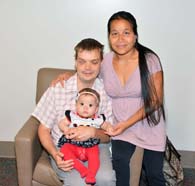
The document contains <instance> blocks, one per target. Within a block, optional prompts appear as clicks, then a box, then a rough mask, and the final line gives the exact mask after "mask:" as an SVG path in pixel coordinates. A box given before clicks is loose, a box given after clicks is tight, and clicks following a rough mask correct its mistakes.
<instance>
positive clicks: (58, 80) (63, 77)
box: [50, 72, 74, 87]
mask: <svg viewBox="0 0 195 186" xmlns="http://www.w3.org/2000/svg"><path fill="white" fill-rule="evenodd" d="M73 74H74V73H73V72H65V73H64V74H60V75H58V77H57V78H56V79H54V80H53V81H52V82H51V85H50V86H51V87H55V86H56V84H57V83H60V84H61V86H62V87H64V81H65V80H67V79H69V78H70V77H71V76H72V75H73Z"/></svg>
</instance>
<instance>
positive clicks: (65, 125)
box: [59, 118, 70, 135]
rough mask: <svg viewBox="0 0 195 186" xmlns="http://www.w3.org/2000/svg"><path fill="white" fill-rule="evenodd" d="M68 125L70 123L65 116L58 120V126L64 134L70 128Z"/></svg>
mask: <svg viewBox="0 0 195 186" xmlns="http://www.w3.org/2000/svg"><path fill="white" fill-rule="evenodd" d="M69 125H70V122H69V121H68V119H67V118H64V119H62V120H61V121H60V122H59V128H60V130H61V131H62V132H63V134H64V135H66V134H68V133H69V130H70V128H69Z"/></svg>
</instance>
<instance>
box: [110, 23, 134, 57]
mask: <svg viewBox="0 0 195 186" xmlns="http://www.w3.org/2000/svg"><path fill="white" fill-rule="evenodd" d="M136 38H137V36H136V35H135V34H134V32H133V28H132V25H131V24H130V23H129V22H128V21H126V20H125V19H117V20H114V21H112V22H111V25H110V34H109V42H110V46H111V48H112V50H113V51H114V52H115V53H116V54H118V55H125V54H128V53H129V52H130V51H131V50H132V49H134V47H135V42H136Z"/></svg>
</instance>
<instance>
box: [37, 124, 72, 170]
mask: <svg viewBox="0 0 195 186" xmlns="http://www.w3.org/2000/svg"><path fill="white" fill-rule="evenodd" d="M38 135H39V139H40V141H41V144H42V145H43V147H44V148H45V149H46V150H47V152H48V153H49V154H50V155H51V156H52V157H53V159H54V160H55V161H56V163H57V165H58V167H59V168H61V169H62V170H64V171H70V170H71V169H73V160H67V161H64V160H63V159H62V158H63V156H64V155H63V154H62V153H61V152H60V151H58V150H57V148H56V147H55V145H54V143H53V141H52V138H51V134H50V129H49V128H47V127H45V126H44V125H43V124H40V125H39V128H38Z"/></svg>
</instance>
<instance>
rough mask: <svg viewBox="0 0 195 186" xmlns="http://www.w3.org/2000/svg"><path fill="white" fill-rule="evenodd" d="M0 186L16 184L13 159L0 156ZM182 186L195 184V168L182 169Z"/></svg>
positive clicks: (14, 185)
mask: <svg viewBox="0 0 195 186" xmlns="http://www.w3.org/2000/svg"><path fill="white" fill-rule="evenodd" d="M0 186H18V181H17V171H16V161H15V159H12V158H0ZM184 186H195V169H184Z"/></svg>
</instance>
